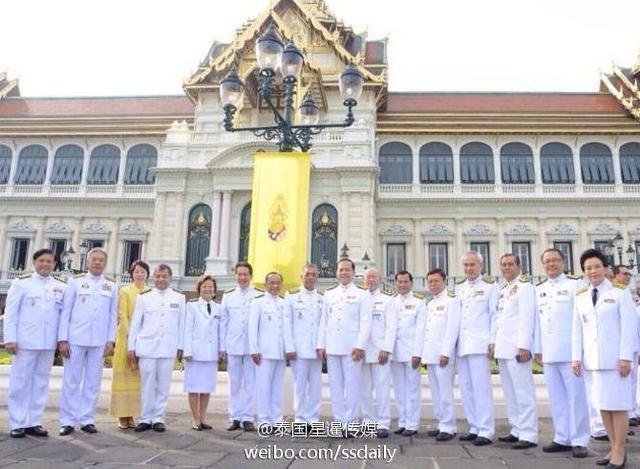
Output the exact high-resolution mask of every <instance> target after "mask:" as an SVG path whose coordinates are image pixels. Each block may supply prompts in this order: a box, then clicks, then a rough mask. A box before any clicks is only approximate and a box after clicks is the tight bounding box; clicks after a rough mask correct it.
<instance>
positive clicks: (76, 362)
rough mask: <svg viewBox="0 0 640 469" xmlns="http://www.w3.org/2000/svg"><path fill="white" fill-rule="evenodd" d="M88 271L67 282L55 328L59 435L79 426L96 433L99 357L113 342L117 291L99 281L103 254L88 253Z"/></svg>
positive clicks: (107, 282) (102, 278)
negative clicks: (60, 360) (59, 362)
mask: <svg viewBox="0 0 640 469" xmlns="http://www.w3.org/2000/svg"><path fill="white" fill-rule="evenodd" d="M87 263H88V266H89V272H88V273H86V274H81V275H77V276H76V277H74V278H72V279H70V280H69V283H68V285H67V288H66V290H65V292H64V303H63V308H62V315H61V317H60V323H59V325H58V350H59V351H60V354H61V355H62V356H63V357H64V358H65V360H64V376H63V380H62V397H61V399H60V435H61V436H65V435H69V434H70V433H72V432H73V431H74V426H75V425H76V424H80V426H81V427H80V428H81V430H82V431H84V432H86V433H96V432H97V431H98V430H97V429H96V426H95V424H94V417H93V413H94V411H95V407H96V403H97V401H98V394H99V392H100V382H101V379H102V368H103V365H104V361H103V356H104V355H108V354H109V353H111V351H112V350H113V346H114V344H115V340H116V323H117V309H118V291H117V289H116V284H115V282H114V281H113V280H112V279H108V278H106V277H105V276H104V274H103V273H104V269H105V267H106V265H107V253H106V252H105V251H104V250H103V249H102V248H94V249H92V250H91V251H89V253H88V254H87Z"/></svg>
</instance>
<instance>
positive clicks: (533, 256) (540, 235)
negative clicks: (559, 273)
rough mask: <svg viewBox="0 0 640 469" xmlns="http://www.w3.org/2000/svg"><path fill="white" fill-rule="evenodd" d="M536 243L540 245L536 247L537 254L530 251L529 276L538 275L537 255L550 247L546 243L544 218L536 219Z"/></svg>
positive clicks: (532, 250)
mask: <svg viewBox="0 0 640 469" xmlns="http://www.w3.org/2000/svg"><path fill="white" fill-rule="evenodd" d="M538 230H539V231H538V240H539V241H538V242H539V243H540V245H539V246H538V249H537V252H536V250H534V249H533V248H532V249H531V274H532V275H538V273H542V272H540V261H539V260H538V259H539V258H540V257H539V254H542V251H544V250H545V249H547V248H549V247H551V246H548V245H547V243H548V241H547V219H546V218H545V217H538Z"/></svg>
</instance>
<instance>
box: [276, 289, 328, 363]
mask: <svg viewBox="0 0 640 469" xmlns="http://www.w3.org/2000/svg"><path fill="white" fill-rule="evenodd" d="M284 303H285V308H286V312H287V314H288V315H289V318H290V321H291V326H292V328H293V331H292V336H293V345H294V348H295V352H296V358H305V359H314V358H318V356H317V353H316V342H317V340H318V328H319V327H320V317H321V316H322V295H321V294H320V293H318V291H317V290H315V289H314V290H311V291H309V290H307V289H306V288H304V286H302V287H300V288H297V289H295V290H293V291H291V292H287V294H286V295H285V297H284Z"/></svg>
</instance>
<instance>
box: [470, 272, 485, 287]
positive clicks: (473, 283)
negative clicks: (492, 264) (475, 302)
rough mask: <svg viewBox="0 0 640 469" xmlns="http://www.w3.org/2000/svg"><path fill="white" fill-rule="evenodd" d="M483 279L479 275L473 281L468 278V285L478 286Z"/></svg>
mask: <svg viewBox="0 0 640 469" xmlns="http://www.w3.org/2000/svg"><path fill="white" fill-rule="evenodd" d="M481 278H482V275H478V276H477V277H476V278H474V279H473V280H472V279H470V278H467V283H469V285H472V286H476V285H477V284H478V282H479V281H480V279H481Z"/></svg>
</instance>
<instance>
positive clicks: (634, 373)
mask: <svg viewBox="0 0 640 469" xmlns="http://www.w3.org/2000/svg"><path fill="white" fill-rule="evenodd" d="M638 373H640V370H639V369H638V354H637V353H636V354H635V355H634V356H633V360H632V361H631V381H632V384H631V390H632V391H631V393H632V394H631V400H632V402H633V408H632V409H631V411H630V412H629V418H638V417H640V413H638V403H640V399H639V398H638V395H639V394H638V393H639V392H640V389H638Z"/></svg>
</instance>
